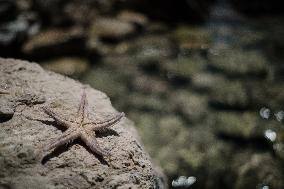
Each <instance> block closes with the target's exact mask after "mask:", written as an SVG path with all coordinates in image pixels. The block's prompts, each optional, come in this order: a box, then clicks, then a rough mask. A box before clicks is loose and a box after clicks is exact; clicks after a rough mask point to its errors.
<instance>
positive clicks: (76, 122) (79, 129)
mask: <svg viewBox="0 0 284 189" xmlns="http://www.w3.org/2000/svg"><path fill="white" fill-rule="evenodd" d="M43 110H44V112H45V113H46V114H47V115H49V116H50V117H52V118H53V119H54V121H55V122H56V124H58V125H61V126H63V127H65V128H67V130H66V131H65V132H64V133H62V134H61V136H59V137H58V138H57V139H55V140H54V141H52V142H51V143H49V144H48V145H47V146H46V148H45V149H44V150H45V151H49V150H51V149H53V148H57V147H59V146H61V145H63V144H67V143H69V142H71V141H73V140H74V139H76V138H80V139H81V140H82V141H83V142H84V143H85V144H86V145H87V146H88V147H89V148H90V150H91V151H92V152H94V153H96V154H98V155H100V156H109V155H110V154H109V152H107V151H105V150H103V149H101V148H100V147H99V145H98V143H97V140H96V138H95V137H96V134H95V131H99V130H103V129H105V128H107V127H111V126H113V125H115V124H116V123H118V122H119V121H120V120H121V119H122V118H123V117H124V116H125V115H124V113H123V112H121V113H114V114H113V115H111V117H110V118H108V119H106V120H91V119H89V114H88V111H87V97H86V93H85V91H84V92H83V94H82V97H81V102H80V104H79V107H78V111H77V115H76V117H75V118H74V119H69V120H68V119H65V118H63V117H62V116H60V115H58V114H57V113H55V112H53V111H52V110H50V109H49V108H47V107H43Z"/></svg>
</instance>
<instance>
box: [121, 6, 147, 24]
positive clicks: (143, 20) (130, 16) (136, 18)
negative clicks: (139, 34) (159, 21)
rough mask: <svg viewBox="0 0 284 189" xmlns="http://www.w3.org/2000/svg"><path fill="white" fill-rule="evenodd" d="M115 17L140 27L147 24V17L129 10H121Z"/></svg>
mask: <svg viewBox="0 0 284 189" xmlns="http://www.w3.org/2000/svg"><path fill="white" fill-rule="evenodd" d="M117 18H118V19H119V20H122V21H126V22H130V23H134V24H136V25H137V26H140V27H145V26H146V25H147V24H148V18H147V17H146V16H145V15H143V14H141V13H138V12H133V11H129V10H124V11H121V12H120V13H119V14H118V15H117Z"/></svg>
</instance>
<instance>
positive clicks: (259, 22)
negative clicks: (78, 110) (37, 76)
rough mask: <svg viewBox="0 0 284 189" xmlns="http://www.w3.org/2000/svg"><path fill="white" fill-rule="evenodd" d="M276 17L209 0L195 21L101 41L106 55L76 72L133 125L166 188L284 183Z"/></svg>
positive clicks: (154, 25) (282, 86)
mask: <svg viewBox="0 0 284 189" xmlns="http://www.w3.org/2000/svg"><path fill="white" fill-rule="evenodd" d="M282 23H284V22H283V18H281V17H261V18H247V17H245V16H243V15H240V14H239V13H236V12H235V11H233V10H232V9H231V8H230V7H229V6H228V5H226V4H216V6H213V8H212V10H211V14H210V16H209V18H208V20H207V21H206V22H205V23H204V24H202V25H194V26H193V25H187V24H178V25H176V26H174V27H173V26H167V25H165V24H164V23H158V22H150V23H149V24H148V25H147V26H146V28H147V30H146V31H144V32H142V34H140V35H138V36H136V37H132V38H129V39H126V40H122V41H119V42H115V43H113V42H103V43H102V44H100V46H99V50H100V51H101V53H102V54H104V56H102V57H101V59H100V60H99V61H97V60H95V61H94V62H93V64H92V66H91V69H88V71H86V72H84V73H83V74H81V76H78V77H79V80H80V81H82V82H83V83H88V84H90V85H91V86H92V87H94V88H96V89H99V90H102V91H103V92H105V93H106V94H107V95H108V96H109V97H110V99H111V101H112V103H113V105H114V107H115V108H116V109H118V110H119V111H124V112H125V113H126V115H127V117H129V118H130V119H131V120H133V121H134V122H135V125H136V127H137V129H138V131H139V133H140V135H141V138H142V141H143V143H144V145H145V148H146V149H147V151H148V152H149V153H150V155H151V157H152V158H153V160H154V162H156V163H157V164H158V165H160V166H161V167H162V168H163V170H164V172H165V173H166V175H167V176H168V179H169V184H171V181H172V180H173V179H176V178H178V177H179V176H187V177H189V176H194V177H196V179H197V180H196V183H194V184H193V185H192V186H191V188H236V189H241V188H265V187H269V188H283V187H284V179H283V178H284V171H283V163H284V155H283V154H284V130H283V129H284V126H283V123H282V122H281V121H282V120H281V119H280V121H279V119H278V120H277V117H276V116H275V115H274V114H277V113H278V112H279V111H281V110H282V109H284V95H283V93H282V91H283V90H284V83H283V73H284V66H283V60H284V55H283V48H284V45H283V42H284V40H283V37H284V25H283V24H282ZM261 108H269V111H270V114H269V116H268V117H266V118H268V119H265V118H262V117H261V116H260V114H259V111H260V110H261ZM266 113H267V112H266ZM279 115H280V114H279ZM280 118H281V117H280Z"/></svg>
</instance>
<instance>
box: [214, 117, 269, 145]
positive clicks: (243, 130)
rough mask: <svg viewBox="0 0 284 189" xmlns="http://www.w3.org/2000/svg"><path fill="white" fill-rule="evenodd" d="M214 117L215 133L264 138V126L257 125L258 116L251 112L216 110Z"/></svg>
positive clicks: (244, 137) (236, 136)
mask: <svg viewBox="0 0 284 189" xmlns="http://www.w3.org/2000/svg"><path fill="white" fill-rule="evenodd" d="M215 119H216V121H215V123H214V128H215V132H216V133H217V134H220V135H224V136H226V137H235V138H241V139H245V140H247V139H256V138H260V139H261V138H262V139H264V137H263V131H264V128H261V127H259V124H258V121H259V120H258V117H257V115H256V114H255V113H253V112H245V113H237V112H218V113H217V115H216V117H215Z"/></svg>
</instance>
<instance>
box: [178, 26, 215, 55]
mask: <svg viewBox="0 0 284 189" xmlns="http://www.w3.org/2000/svg"><path fill="white" fill-rule="evenodd" d="M173 38H174V39H175V41H176V42H177V43H178V46H179V49H180V51H181V53H183V54H186V53H190V52H192V51H197V52H198V51H199V52H206V51H207V50H208V49H209V47H210V43H211V42H210V38H211V36H210V33H209V32H208V31H206V30H204V29H202V28H198V27H188V26H179V27H177V29H175V31H174V32H173Z"/></svg>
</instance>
